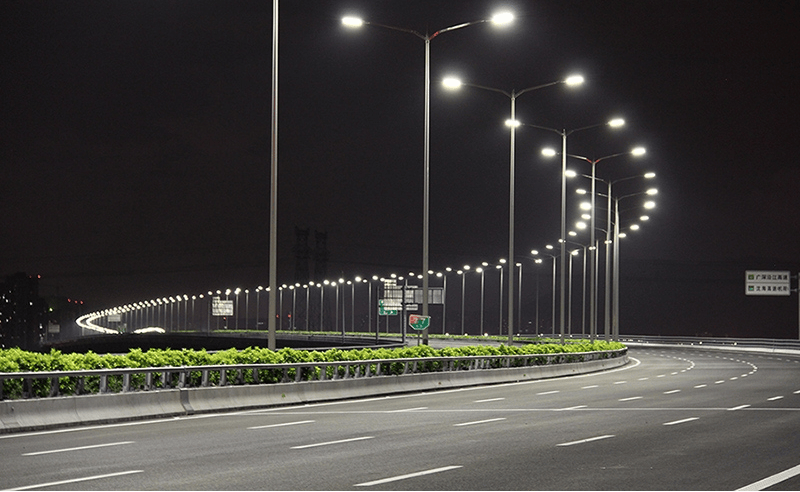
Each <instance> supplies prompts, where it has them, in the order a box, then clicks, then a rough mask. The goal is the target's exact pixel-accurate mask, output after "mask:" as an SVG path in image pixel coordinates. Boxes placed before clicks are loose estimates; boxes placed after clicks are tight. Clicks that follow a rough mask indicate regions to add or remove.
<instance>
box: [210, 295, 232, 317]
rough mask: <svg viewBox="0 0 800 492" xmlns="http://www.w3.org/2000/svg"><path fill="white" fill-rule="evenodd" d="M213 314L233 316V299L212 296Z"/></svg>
mask: <svg viewBox="0 0 800 492" xmlns="http://www.w3.org/2000/svg"><path fill="white" fill-rule="evenodd" d="M211 316H233V301H232V300H229V299H225V300H223V299H220V298H219V297H212V298H211Z"/></svg>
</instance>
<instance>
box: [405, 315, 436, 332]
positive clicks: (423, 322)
mask: <svg viewBox="0 0 800 492" xmlns="http://www.w3.org/2000/svg"><path fill="white" fill-rule="evenodd" d="M408 324H409V326H411V328H413V329H415V330H417V331H422V330H424V329H425V328H427V327H429V326H430V325H431V317H430V316H420V315H418V314H409V315H408Z"/></svg>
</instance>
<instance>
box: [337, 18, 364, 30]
mask: <svg viewBox="0 0 800 492" xmlns="http://www.w3.org/2000/svg"><path fill="white" fill-rule="evenodd" d="M342 24H343V25H344V26H346V27H361V26H363V25H364V19H361V18H360V17H353V16H347V17H342Z"/></svg>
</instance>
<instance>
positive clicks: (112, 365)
mask: <svg viewBox="0 0 800 492" xmlns="http://www.w3.org/2000/svg"><path fill="white" fill-rule="evenodd" d="M621 348H624V345H623V344H621V343H618V342H605V341H595V342H589V341H583V342H579V343H571V344H568V345H561V344H529V345H522V346H507V345H499V346H489V345H472V346H467V347H446V348H442V349H434V348H431V347H430V346H428V345H418V346H414V347H404V348H397V349H385V348H377V349H373V348H363V349H352V350H339V349H330V350H326V351H324V352H320V351H316V350H314V351H306V350H294V349H291V348H284V349H281V350H278V351H273V350H269V349H266V348H260V347H248V348H246V349H244V350H237V349H228V350H222V351H218V352H214V353H209V352H207V351H205V350H190V349H181V350H172V349H167V350H161V349H150V350H147V351H142V350H141V349H138V348H137V349H131V350H130V352H128V353H127V354H125V355H98V354H96V353H94V352H91V351H90V352H87V353H85V354H79V353H73V354H63V353H61V352H60V351H58V350H51V351H50V353H46V354H41V353H36V352H26V351H24V350H20V349H17V348H11V349H0V372H51V371H77V370H87V369H117V368H144V367H185V366H189V367H191V366H203V365H234V364H287V363H299V362H336V361H348V362H352V361H359V360H374V359H404V358H420V357H463V356H475V355H537V354H554V353H564V354H567V355H565V357H564V358H563V359H562V360H561V361H560V362H574V361H579V360H581V356H579V355H574V356H569V354H570V353H576V352H595V351H607V350H617V349H621ZM519 364H520V365H521V364H522V361H520V362H519ZM366 365H367V364H364V367H363V368H362V369H361V370H362V372H363V371H365V370H366ZM371 366H372V367H371V368H370V371H371V372H375V371H376V369H377V368H376V367H375V366H376V364H374V363H372V364H371ZM403 366H404V364H403V363H402V362H397V363H393V364H389V365H388V367H387V366H386V365H382V368H381V372H382V373H384V374H387V373H388V374H400V373H402V372H403ZM441 366H442V363H441V362H438V361H427V362H425V366H423V367H418V370H421V371H426V372H428V371H438V370H441V369H442V367H441ZM319 370H320V369H319V368H317V369H316V371H317V372H318V371H319ZM294 371H295V370H294V369H292V370H291V371H290V372H289V374H288V376H289V377H290V378H294V377H295V373H294ZM327 371H328V374H327V377H328V378H331V377H333V375H334V371H339V376H344V372H345V368H344V366H339V367H329V368H327ZM240 374H241V378H242V382H244V383H251V384H252V383H255V382H259V383H274V382H278V381H280V380H281V379H282V378H283V371H282V370H273V371H258V381H255V380H254V375H253V373H252V371H243V372H242V373H240V372H239V371H237V370H230V371H226V377H227V378H228V379H229V380H230V381H235V380H237V379H238V378H239V377H240ZM318 376H319V374H317V373H310V372H307V373H304V374H303V375H302V377H301V379H316V378H317V377H318ZM155 377H156V380H155V381H154V385H155V386H156V387H163V386H164V385H165V384H164V383H165V381H163V380H162V378H163V377H164V376H163V375H162V374H157V375H155ZM167 377H169V376H167ZM201 377H202V374H201V372H200V371H192V372H191V374H190V379H191V380H190V381H189V384H190V385H192V386H194V385H199V382H200V379H201ZM211 377H212V380H211V381H210V383H212V384H216V383H218V382H219V379H220V375H219V373H212V374H211ZM144 378H145V376H144V375H141V374H139V375H134V376H133V377H132V381H131V384H132V385H133V386H134V387H137V386H141V385H143V384H144ZM99 380H100V378H99V377H90V378H86V380H85V381H84V392H88V393H95V392H97V391H98V388H99ZM76 384H78V378H70V377H64V378H60V379H59V389H60V392H61V393H63V394H72V393H74V390H75V385H76ZM108 384H109V389H110V390H111V391H119V390H120V389H121V387H122V377H121V376H118V377H109V378H108ZM49 392H50V381H49V380H47V379H38V380H34V381H33V387H32V388H31V393H32V394H34V395H36V396H42V397H43V396H47V395H48V394H49ZM3 394H4V395H5V397H6V398H15V397H16V398H18V397H20V396H21V394H22V382H21V381H20V380H5V381H4V382H3Z"/></svg>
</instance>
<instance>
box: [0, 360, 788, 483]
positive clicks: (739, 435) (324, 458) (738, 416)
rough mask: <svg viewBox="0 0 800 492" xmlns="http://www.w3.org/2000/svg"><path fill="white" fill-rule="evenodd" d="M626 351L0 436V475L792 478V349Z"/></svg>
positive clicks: (154, 479)
mask: <svg viewBox="0 0 800 492" xmlns="http://www.w3.org/2000/svg"><path fill="white" fill-rule="evenodd" d="M629 354H630V357H631V363H630V364H628V365H626V366H625V367H623V368H619V369H616V370H613V371H608V372H603V373H597V374H591V375H584V376H575V377H567V378H558V379H551V380H544V381H536V382H525V383H515V384H503V385H493V386H483V387H476V388H469V389H461V390H448V391H440V392H426V393H415V394H408V395H400V396H393V397H380V398H372V399H360V400H348V401H341V402H335V403H326V404H312V405H302V406H293V407H284V408H277V409H265V410H257V411H247V412H235V413H226V414H213V415H199V416H192V417H186V418H175V419H162V420H154V421H143V422H130V423H124V424H116V425H104V426H93V427H80V428H71V429H62V430H56V431H46V432H28V433H21V434H8V435H0V456H2V467H0V469H1V471H0V488H5V489H18V490H23V489H33V490H75V489H80V490H152V489H158V490H189V489H191V490H231V489H235V490H250V489H257V490H609V489H614V490H738V489H751V490H766V489H769V490H798V489H800V478H798V477H799V476H800V475H799V474H800V432H799V431H800V377H798V376H800V358H798V357H791V356H778V355H762V354H757V353H752V352H743V353H737V352H720V351H712V350H702V349H691V348H689V349H684V348H650V349H635V348H633V349H631V350H630V352H629Z"/></svg>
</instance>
